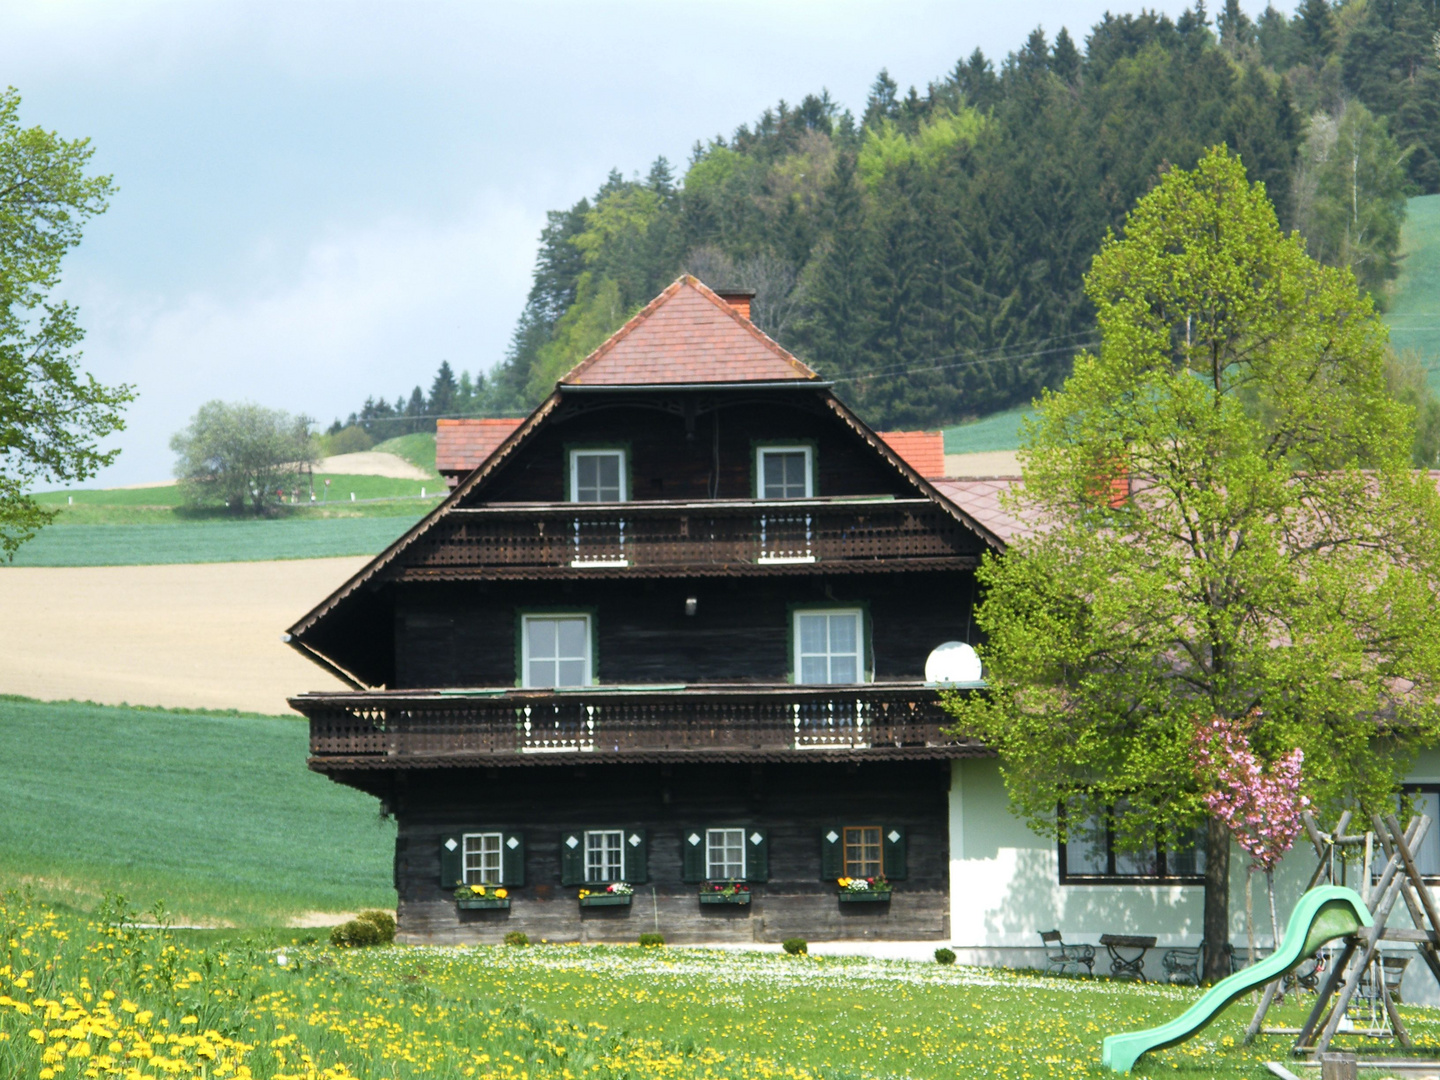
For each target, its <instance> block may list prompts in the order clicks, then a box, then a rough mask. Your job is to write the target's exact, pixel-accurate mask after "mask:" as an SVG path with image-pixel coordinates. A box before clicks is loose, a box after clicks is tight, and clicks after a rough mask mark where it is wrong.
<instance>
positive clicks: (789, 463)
mask: <svg viewBox="0 0 1440 1080" xmlns="http://www.w3.org/2000/svg"><path fill="white" fill-rule="evenodd" d="M813 460H814V458H813V454H812V451H811V448H810V447H808V446H762V447H760V448H759V449H758V450H756V451H755V478H756V484H755V486H756V487H757V488H758V489H759V491H758V492H757V494H758V495H759V496H760V498H762V499H808V498H810V497H811V496H813V495H814V494H815V488H814V484H813V483H812V481H811V474H812V468H811V465H812V462H813Z"/></svg>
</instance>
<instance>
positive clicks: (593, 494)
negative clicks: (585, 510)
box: [570, 450, 626, 502]
mask: <svg viewBox="0 0 1440 1080" xmlns="http://www.w3.org/2000/svg"><path fill="white" fill-rule="evenodd" d="M625 497H626V494H625V451H624V450H572V451H570V501H571V502H624V501H625Z"/></svg>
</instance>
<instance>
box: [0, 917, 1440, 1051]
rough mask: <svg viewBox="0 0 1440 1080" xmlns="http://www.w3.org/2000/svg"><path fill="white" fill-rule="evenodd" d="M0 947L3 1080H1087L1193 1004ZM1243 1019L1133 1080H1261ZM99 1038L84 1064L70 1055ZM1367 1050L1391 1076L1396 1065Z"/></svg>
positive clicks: (823, 973) (666, 955)
mask: <svg viewBox="0 0 1440 1080" xmlns="http://www.w3.org/2000/svg"><path fill="white" fill-rule="evenodd" d="M0 926H3V927H5V928H6V931H7V932H6V935H5V936H6V937H7V938H8V939H9V943H10V957H9V960H10V964H11V971H12V972H17V973H19V972H28V974H20V975H19V977H18V978H15V977H12V979H11V980H9V982H10V985H7V986H6V988H5V989H6V994H5V995H4V996H0V1074H3V1075H5V1076H7V1077H9V1076H16V1077H19V1076H26V1077H37V1076H39V1077H43V1076H44V1075H45V1074H44V1073H41V1072H40V1069H41V1068H42V1067H43V1064H44V1062H45V1061H46V1058H45V1053H46V1051H47V1050H48V1051H49V1052H50V1053H51V1060H52V1061H55V1062H68V1061H71V1060H73V1059H74V1058H77V1057H78V1058H85V1057H87V1056H90V1055H93V1056H92V1058H91V1061H90V1062H87V1063H86V1064H88V1065H91V1066H92V1067H93V1068H94V1072H91V1073H87V1074H86V1075H116V1074H117V1073H118V1072H119V1071H120V1070H119V1069H117V1070H116V1072H115V1073H111V1072H102V1070H104V1069H106V1067H107V1066H106V1064H105V1062H104V1061H102V1059H101V1057H100V1055H101V1054H106V1053H108V1054H111V1055H114V1057H113V1058H112V1059H111V1061H112V1062H115V1061H117V1060H118V1061H119V1062H120V1063H124V1062H125V1059H127V1058H129V1059H134V1058H144V1057H147V1056H151V1055H153V1057H154V1058H156V1059H159V1058H161V1057H162V1056H163V1059H164V1060H163V1065H162V1063H161V1062H160V1061H154V1060H152V1062H151V1064H152V1065H155V1066H160V1067H163V1070H164V1075H176V1076H212V1075H213V1076H230V1075H236V1074H241V1075H250V1076H253V1077H255V1078H256V1080H279V1077H281V1076H282V1075H283V1076H285V1077H287V1078H289V1080H299V1077H301V1076H306V1077H311V1078H314V1080H320V1078H321V1077H322V1076H323V1077H324V1078H327V1080H350V1078H356V1080H382V1078H383V1080H420V1078H422V1077H424V1078H438V1080H468V1078H471V1077H474V1078H477V1080H522V1078H523V1080H641V1078H644V1080H649V1078H666V1080H721V1078H734V1080H740V1078H747V1080H748V1078H760V1080H822V1078H823V1080H892V1078H894V1080H899V1078H902V1077H904V1078H920V1080H924V1078H936V1080H939V1078H944V1080H952V1078H955V1077H966V1078H969V1077H986V1078H996V1080H1041V1078H1049V1077H1096V1078H1098V1077H1102V1076H1110V1075H1113V1074H1109V1073H1106V1072H1102V1071H1101V1068H1100V1045H1101V1040H1102V1039H1103V1037H1104V1036H1105V1035H1107V1034H1109V1033H1111V1032H1115V1031H1122V1030H1131V1029H1135V1028H1139V1027H1148V1026H1152V1025H1154V1024H1156V1023H1159V1022H1161V1021H1164V1020H1167V1019H1170V1018H1171V1017H1173V1016H1175V1015H1176V1014H1177V1013H1179V1012H1181V1011H1182V1010H1183V1009H1185V1008H1186V1007H1187V1006H1188V1004H1189V1003H1190V1002H1191V1001H1193V1000H1194V998H1195V997H1196V996H1197V995H1198V993H1199V991H1197V990H1194V989H1179V988H1165V987H1158V986H1153V985H1151V986H1136V985H1134V984H1116V983H1111V982H1108V981H1104V980H1092V979H1054V978H1044V977H1040V976H1036V975H1029V974H1021V973H1015V972H1007V971H997V970H987V969H979V968H960V967H940V966H939V965H937V964H934V963H919V962H899V961H890V962H878V961H870V960H863V959H855V958H842V959H833V958H832V959H822V958H819V957H797V958H791V957H787V956H784V955H781V954H776V953H732V952H722V951H719V950H714V951H711V950H702V949H644V950H642V949H639V948H635V947H628V948H627V947H623V946H569V945H537V946H532V947H530V948H509V947H506V946H503V945H502V946H474V947H460V948H453V947H452V948H407V947H403V946H401V947H394V946H391V947H379V948H372V949H364V950H338V949H334V948H331V947H328V946H326V945H324V944H323V943H320V942H317V941H316V940H315V938H316V935H315V934H314V933H313V932H312V933H303V934H295V933H294V932H290V933H284V932H280V933H276V932H269V933H262V934H256V935H251V936H241V935H238V934H234V933H231V934H228V935H220V934H213V933H212V934H203V935H202V934H193V933H183V932H182V933H174V934H167V933H165V932H163V931H145V930H127V929H125V928H124V927H116V926H115V925H113V924H108V925H103V926H102V925H98V924H95V923H91V924H89V925H86V924H85V923H83V922H82V921H81V920H78V919H75V918H74V917H71V916H68V915H65V914H63V913H60V914H56V913H50V912H47V911H45V910H44V909H43V908H37V907H36V906H35V905H33V904H30V903H27V902H26V901H25V900H24V899H23V898H20V897H15V896H11V897H6V898H4V899H3V900H0ZM42 958H43V961H44V962H43V964H42V963H41V962H40V961H41V960H42ZM42 967H43V972H42V973H41V974H40V975H39V976H38V977H37V976H36V975H35V974H34V973H35V972H36V971H39V970H40V969H42ZM102 988H103V989H104V991H106V992H107V993H108V994H113V995H114V996H113V998H110V999H107V997H106V995H105V994H102V993H101V990H102ZM87 991H91V992H87ZM42 998H43V999H44V1000H48V1001H54V1000H57V999H58V1000H61V1001H63V1002H64V1005H65V1008H55V1009H53V1010H49V1009H47V1008H46V1007H45V1005H44V1001H42V1000H40V999H42ZM1309 1004H1310V999H1309V998H1306V999H1304V1000H1303V1001H1302V1002H1300V1003H1298V1004H1297V1003H1292V1004H1288V1005H1286V1006H1284V1007H1282V1008H1278V1009H1276V1010H1272V1012H1271V1014H1270V1015H1271V1017H1272V1022H1273V1023H1275V1024H1276V1025H1291V1026H1293V1025H1295V1024H1296V1022H1297V1021H1298V1020H1299V1019H1300V1017H1301V1016H1302V1015H1303V1012H1304V1010H1306V1009H1308V1007H1309ZM1249 1012H1250V1004H1249V1002H1248V1001H1241V1002H1239V1003H1237V1004H1235V1005H1233V1006H1231V1008H1230V1010H1229V1011H1228V1012H1227V1013H1226V1014H1225V1015H1224V1016H1222V1018H1221V1019H1220V1020H1219V1021H1217V1022H1216V1023H1215V1024H1214V1025H1213V1026H1211V1027H1210V1028H1208V1029H1207V1030H1205V1031H1203V1032H1202V1033H1201V1034H1200V1035H1199V1036H1198V1037H1197V1038H1195V1039H1192V1040H1191V1041H1189V1042H1186V1043H1182V1044H1180V1045H1179V1046H1176V1047H1173V1048H1171V1049H1169V1050H1165V1051H1161V1052H1159V1053H1157V1054H1154V1055H1150V1056H1147V1057H1145V1058H1142V1059H1141V1061H1140V1063H1139V1066H1138V1068H1137V1070H1136V1072H1137V1075H1139V1076H1142V1077H1144V1076H1178V1077H1194V1078H1196V1080H1200V1078H1202V1077H1203V1078H1211V1077H1219V1078H1237V1080H1238V1078H1242V1077H1244V1078H1257V1080H1258V1078H1259V1077H1264V1076H1267V1075H1268V1073H1267V1072H1266V1070H1265V1068H1264V1064H1263V1063H1264V1062H1265V1061H1267V1060H1280V1061H1286V1060H1287V1059H1288V1053H1287V1051H1288V1041H1289V1040H1288V1038H1287V1037H1284V1036H1262V1038H1261V1039H1260V1040H1259V1041H1258V1043H1257V1044H1256V1045H1254V1046H1251V1047H1241V1046H1239V1045H1238V1044H1239V1042H1240V1038H1241V1035H1242V1033H1243V1030H1244V1025H1245V1022H1246V1021H1247V1019H1248V1017H1249ZM1403 1012H1404V1014H1405V1018H1406V1022H1407V1025H1408V1026H1409V1027H1410V1030H1411V1032H1412V1034H1413V1035H1414V1036H1415V1037H1416V1042H1417V1043H1418V1044H1419V1045H1418V1046H1417V1050H1416V1053H1417V1054H1420V1055H1426V1056H1433V1055H1434V1053H1435V1048H1436V1046H1437V1045H1440V1043H1437V1038H1436V1036H1437V1032H1440V1014H1437V1012H1436V1011H1435V1010H1431V1009H1416V1008H1405V1009H1403ZM96 1026H103V1027H104V1029H105V1030H104V1034H103V1037H102V1038H100V1039H96V1040H93V1042H94V1044H98V1045H91V1044H87V1045H86V1046H85V1047H83V1048H75V1049H73V1050H72V1047H74V1040H76V1039H79V1038H81V1037H82V1033H84V1032H86V1031H87V1029H89V1030H94V1028H95V1027H96ZM1347 1040H1348V1041H1347ZM1354 1045H1355V1042H1354V1040H1353V1037H1342V1039H1340V1040H1337V1044H1336V1048H1337V1049H1338V1048H1350V1047H1352V1046H1354ZM1366 1049H1368V1050H1369V1051H1370V1053H1372V1054H1374V1053H1376V1052H1377V1051H1378V1052H1380V1053H1384V1054H1385V1056H1387V1057H1396V1056H1400V1055H1398V1054H1397V1052H1396V1051H1395V1050H1394V1049H1393V1047H1392V1045H1391V1044H1388V1043H1381V1042H1369V1043H1368V1044H1366ZM307 1066H309V1068H307ZM84 1067H85V1066H84V1065H81V1066H80V1068H82V1069H83V1068H84ZM242 1067H243V1069H244V1071H243V1072H242ZM312 1069H313V1071H311V1070H312ZM76 1072H77V1074H78V1073H79V1069H77V1070H76ZM57 1075H58V1074H57ZM135 1075H137V1076H138V1075H139V1073H138V1072H137V1073H136V1074H135ZM145 1075H146V1076H149V1075H151V1074H150V1073H149V1072H146V1073H145ZM154 1075H157V1076H158V1075H161V1072H160V1068H159V1067H157V1069H156V1072H155V1074H154ZM1377 1075H1379V1076H1382V1077H1383V1076H1384V1075H1386V1074H1385V1073H1383V1072H1382V1073H1379V1074H1377Z"/></svg>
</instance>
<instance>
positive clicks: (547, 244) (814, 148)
mask: <svg viewBox="0 0 1440 1080" xmlns="http://www.w3.org/2000/svg"><path fill="white" fill-rule="evenodd" d="M1217 143H1223V144H1225V145H1226V146H1228V147H1229V148H1230V149H1231V150H1232V151H1233V152H1235V153H1237V154H1239V155H1240V157H1241V159H1242V160H1243V162H1244V164H1245V167H1246V169H1247V171H1248V173H1249V176H1250V178H1251V179H1252V180H1258V181H1262V182H1263V183H1264V184H1265V188H1266V191H1267V193H1268V194H1269V196H1270V198H1271V200H1272V201H1273V202H1274V204H1275V207H1276V210H1277V212H1278V214H1279V216H1280V219H1281V222H1282V224H1283V225H1284V226H1285V227H1286V228H1287V229H1288V228H1294V229H1298V230H1299V231H1300V232H1301V233H1302V234H1303V235H1304V236H1305V238H1306V240H1307V243H1308V245H1309V249H1310V251H1311V253H1312V254H1314V255H1315V256H1316V257H1318V258H1320V259H1321V260H1323V261H1325V262H1327V263H1331V264H1334V265H1344V266H1349V267H1350V268H1351V269H1352V270H1353V271H1354V273H1355V275H1356V277H1357V279H1358V280H1359V281H1360V283H1361V284H1362V285H1363V286H1364V287H1365V288H1367V289H1368V290H1369V291H1370V292H1371V294H1372V295H1373V296H1374V297H1375V298H1376V300H1377V301H1378V302H1379V303H1380V304H1381V305H1383V304H1384V302H1385V297H1386V290H1387V286H1388V284H1389V283H1390V282H1391V281H1392V280H1393V278H1394V277H1395V275H1396V272H1397V266H1398V262H1397V252H1398V247H1399V237H1400V226H1401V223H1402V221H1403V218H1404V213H1405V200H1406V198H1407V196H1410V195H1418V194H1429V193H1434V192H1437V191H1440V5H1437V4H1435V3H1434V2H1433V0H1342V2H1341V3H1339V4H1335V5H1332V4H1330V3H1328V2H1327V0H1303V2H1302V4H1301V6H1300V7H1299V9H1298V10H1297V11H1296V12H1295V13H1294V14H1293V15H1288V16H1287V15H1285V14H1282V13H1280V12H1278V11H1276V10H1275V9H1274V8H1273V7H1272V8H1269V9H1267V10H1266V11H1265V12H1264V13H1263V15H1261V16H1260V18H1259V19H1258V20H1251V19H1250V18H1248V17H1247V16H1246V15H1245V14H1244V13H1243V12H1242V11H1241V10H1240V7H1239V5H1238V3H1237V2H1236V0H1228V2H1227V3H1226V4H1225V7H1224V10H1223V11H1222V12H1220V13H1219V14H1218V16H1216V17H1215V18H1213V19H1212V18H1211V17H1210V16H1209V14H1208V13H1207V12H1206V10H1205V8H1204V7H1203V5H1202V4H1201V3H1197V4H1196V6H1195V7H1194V8H1193V9H1192V10H1190V11H1187V12H1186V13H1185V14H1183V15H1181V16H1180V17H1179V18H1178V19H1175V20H1171V19H1170V18H1168V17H1167V16H1164V15H1158V14H1154V13H1151V12H1143V11H1142V12H1141V13H1139V14H1134V15H1107V16H1106V17H1105V18H1104V19H1103V20H1102V21H1101V22H1099V23H1097V24H1096V25H1095V26H1093V27H1091V28H1090V30H1089V32H1088V34H1086V35H1085V36H1084V38H1083V41H1079V42H1077V41H1076V40H1075V38H1073V37H1072V36H1071V34H1070V33H1069V32H1068V31H1067V30H1064V29H1062V30H1060V31H1059V32H1058V33H1057V34H1055V35H1054V37H1053V39H1051V38H1049V37H1047V36H1046V34H1045V33H1044V32H1043V31H1042V30H1040V29H1036V30H1035V31H1034V32H1033V33H1031V35H1030V36H1029V38H1028V39H1027V40H1026V41H1025V42H1024V43H1023V44H1022V45H1020V47H1019V48H1017V49H1016V50H1015V51H1013V52H1012V53H1010V54H1009V55H1008V56H1006V57H1005V58H1003V59H1000V60H998V61H996V60H992V59H991V58H989V57H986V56H985V55H983V54H982V53H981V52H980V51H979V50H976V51H975V52H973V53H971V54H970V55H968V56H966V57H965V58H964V59H961V60H960V61H959V62H958V63H956V65H955V67H954V68H953V69H952V70H951V71H950V72H948V73H947V74H945V75H943V76H942V77H940V78H937V79H936V80H935V81H934V82H931V83H930V84H929V85H928V86H927V87H925V88H924V90H923V91H922V90H918V89H916V88H915V87H910V88H908V89H902V88H901V87H900V86H898V85H897V84H896V83H895V81H894V80H892V79H891V78H890V76H889V75H888V74H887V73H886V72H885V71H884V70H882V71H881V72H880V74H879V76H878V77H877V78H876V80H875V82H874V85H873V87H872V88H871V90H870V93H869V96H868V99H867V100H866V102H865V106H864V110H863V113H861V114H859V115H856V114H855V113H854V112H852V111H851V110H849V109H846V108H843V107H841V106H840V105H839V104H838V103H837V102H835V101H833V100H832V99H831V98H830V96H829V95H828V93H826V92H825V91H823V90H820V91H819V92H818V93H815V94H811V95H808V96H806V97H805V98H804V99H803V100H802V101H800V102H799V103H798V104H793V105H792V104H790V103H787V102H784V101H781V102H779V103H778V104H777V105H776V106H775V107H773V108H770V109H767V110H766V111H765V112H764V113H763V114H762V115H761V116H760V117H759V118H758V119H757V120H756V121H755V122H754V123H753V124H744V125H742V126H740V127H739V128H738V129H737V130H736V131H735V132H734V133H733V134H732V135H730V136H729V137H728V138H727V137H725V136H723V135H717V136H715V137H713V138H711V139H709V140H708V141H702V142H697V143H696V144H695V146H694V149H693V151H692V153H691V155H690V160H689V161H688V163H686V165H685V167H684V168H683V170H677V169H676V168H675V167H673V166H672V165H671V163H669V162H667V161H666V160H665V159H664V158H663V157H662V158H659V159H657V160H656V161H655V163H654V164H653V165H652V166H651V167H650V169H649V172H648V175H646V176H644V177H643V178H642V177H640V176H638V175H636V176H634V177H632V178H629V179H627V178H626V177H624V176H623V175H621V174H620V173H619V172H618V171H612V172H611V174H610V175H609V176H608V177H607V178H606V179H605V181H604V182H603V183H602V184H601V185H600V186H599V188H598V189H597V190H596V192H595V194H594V195H593V196H591V197H589V198H585V199H581V200H580V201H579V202H577V203H576V204H575V205H574V206H571V207H568V208H565V209H560V210H554V211H551V212H550V213H549V215H548V223H547V224H546V226H545V228H544V231H543V232H542V234H541V244H540V251H539V255H538V257H537V259H536V264H535V269H534V278H533V284H532V287H531V290H530V294H529V300H528V302H527V304H526V305H525V308H524V311H523V312H522V313H521V314H520V317H519V321H518V324H517V326H516V328H515V331H514V336H513V339H512V342H511V346H510V349H509V351H508V354H507V355H506V357H505V358H504V360H503V362H501V363H500V364H498V365H497V366H495V367H493V368H492V369H491V370H490V371H488V372H477V374H476V375H475V376H474V377H473V378H472V377H471V376H470V375H469V374H468V373H465V374H462V375H461V377H460V378H459V379H458V380H457V379H456V378H455V376H454V375H453V373H452V372H451V369H450V368H449V366H448V365H445V366H444V367H443V368H442V370H441V372H440V373H439V374H438V375H437V377H436V379H435V384H434V386H432V388H431V393H430V395H429V396H428V397H427V396H426V395H425V394H424V393H423V392H422V391H421V390H420V388H418V387H417V388H416V389H415V391H414V392H413V393H412V394H411V395H410V397H409V399H408V400H406V399H404V398H401V399H400V400H398V401H396V402H395V404H394V405H393V406H392V405H390V404H388V403H387V402H386V401H385V400H384V399H380V400H378V401H376V400H375V399H372V400H371V401H369V402H367V403H366V407H365V409H364V410H362V411H361V412H360V413H358V414H357V415H356V416H354V417H352V418H351V422H352V423H358V424H360V425H361V426H363V427H365V428H366V429H367V430H370V431H372V432H373V433H374V434H376V435H377V436H378V437H382V438H383V437H385V436H386V435H390V434H396V433H398V432H397V429H396V428H395V426H394V423H395V420H390V419H389V418H392V417H393V418H396V419H397V420H398V419H399V418H401V417H404V416H406V415H407V414H408V416H409V417H410V418H412V419H411V420H410V426H412V427H428V426H430V423H429V422H428V419H421V418H422V417H423V418H428V417H430V416H434V415H440V414H445V415H517V414H522V413H523V412H524V411H526V410H528V409H529V408H530V407H532V406H533V405H534V404H536V403H537V402H538V401H539V400H541V399H542V398H543V397H544V396H545V395H546V394H547V393H549V392H550V390H551V389H552V388H553V386H554V382H555V380H556V378H557V377H559V376H560V375H561V374H563V373H564V372H565V371H566V370H568V369H569V368H570V367H571V366H573V365H574V364H575V363H577V362H578V361H579V360H580V359H581V358H583V357H584V356H585V355H586V354H587V353H588V352H589V351H590V350H592V349H594V348H595V347H596V346H597V345H599V344H600V343H601V342H602V341H603V340H604V339H605V338H606V337H607V336H608V335H609V334H610V333H612V332H613V331H614V330H615V329H617V328H618V327H619V326H620V325H622V324H623V323H624V322H625V320H626V319H628V318H629V317H630V316H631V315H633V314H634V313H635V312H636V311H637V310H638V309H639V307H640V306H642V305H643V304H644V303H646V302H647V301H648V300H650V299H651V298H652V297H653V296H654V295H655V294H656V293H657V292H659V291H660V290H661V289H662V288H664V287H665V286H666V285H667V284H668V283H669V282H670V281H672V280H673V279H674V278H675V277H676V276H677V275H678V274H679V273H681V272H682V271H688V272H690V273H693V274H695V275H696V276H698V277H699V278H701V279H702V280H703V281H705V282H706V283H708V284H710V285H713V286H716V287H726V286H729V287H739V288H749V289H753V290H755V294H756V295H755V299H754V302H753V306H752V311H753V313H754V317H755V320H756V322H757V323H758V324H759V325H760V326H761V327H762V328H763V329H764V330H766V331H767V332H768V333H769V334H771V335H772V336H773V337H775V338H776V339H777V340H778V341H780V342H781V344H783V345H785V346H786V347H787V348H789V349H790V350H792V351H793V352H795V353H796V354H797V355H798V356H800V357H801V358H802V359H804V360H805V361H806V362H807V363H809V364H810V365H811V366H813V367H815V368H816V369H817V370H819V371H820V372H821V373H822V375H824V376H825V377H826V378H829V379H833V380H835V381H836V382H837V383H838V384H840V390H841V392H842V393H843V394H844V396H845V397H846V399H847V400H849V401H850V402H852V403H854V404H855V405H856V406H857V407H858V408H859V410H860V411H861V413H862V415H864V416H865V418H866V419H867V420H868V421H869V422H870V423H872V424H874V425H876V426H878V427H886V428H888V427H895V428H913V427H921V426H936V425H940V424H944V423H954V422H957V421H960V420H964V419H968V418H971V417H976V416H983V415H986V414H988V413H991V412H994V411H996V410H999V409H1004V408H1008V407H1011V406H1014V405H1017V404H1022V403H1025V402H1028V401H1029V400H1030V399H1031V398H1032V397H1034V396H1035V395H1036V394H1037V393H1038V392H1039V390H1040V389H1041V388H1042V387H1044V386H1054V385H1058V384H1059V382H1060V381H1061V380H1063V378H1064V377H1065V375H1066V373H1067V372H1068V369H1069V364H1070V359H1071V357H1072V356H1073V354H1074V353H1075V351H1076V350H1077V349H1078V348H1080V347H1082V346H1083V345H1086V344H1089V343H1090V342H1091V341H1092V340H1093V338H1092V327H1093V317H1092V312H1091V311H1090V310H1089V308H1088V306H1087V302H1086V300H1085V298H1084V295H1083V293H1082V291H1081V278H1082V275H1083V274H1084V273H1085V271H1086V269H1087V268H1088V267H1089V265H1090V260H1091V258H1092V257H1093V256H1094V254H1095V252H1096V250H1097V249H1098V247H1099V244H1100V241H1101V239H1102V238H1103V237H1104V235H1105V233H1106V230H1108V229H1114V228H1117V227H1118V226H1120V224H1121V223H1122V221H1123V219H1124V215H1125V213H1126V212H1127V211H1128V210H1129V209H1130V207H1131V206H1132V205H1133V204H1134V202H1135V200H1136V199H1137V198H1138V197H1139V196H1140V195H1142V194H1144V193H1145V192H1146V191H1147V190H1149V188H1150V187H1151V186H1152V185H1153V184H1154V183H1155V182H1156V180H1157V178H1158V177H1159V175H1160V174H1161V173H1162V171H1163V170H1164V169H1166V168H1167V167H1169V166H1172V165H1174V166H1180V167H1183V168H1190V167H1192V166H1193V165H1194V164H1195V162H1196V160H1197V159H1198V158H1199V156H1200V155H1201V153H1203V151H1204V150H1205V149H1206V148H1207V147H1209V146H1212V145H1215V144H1217ZM401 422H403V421H401ZM338 426H339V425H338V424H337V428H338Z"/></svg>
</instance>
